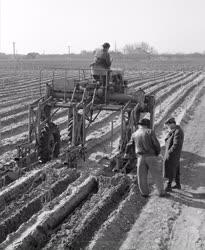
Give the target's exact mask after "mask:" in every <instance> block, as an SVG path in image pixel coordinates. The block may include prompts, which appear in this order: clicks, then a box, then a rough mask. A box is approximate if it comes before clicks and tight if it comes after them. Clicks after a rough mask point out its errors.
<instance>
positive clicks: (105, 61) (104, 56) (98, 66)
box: [90, 43, 112, 83]
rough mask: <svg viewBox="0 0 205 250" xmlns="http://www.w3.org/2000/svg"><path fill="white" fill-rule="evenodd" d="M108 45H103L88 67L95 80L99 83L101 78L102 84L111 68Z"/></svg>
mask: <svg viewBox="0 0 205 250" xmlns="http://www.w3.org/2000/svg"><path fill="white" fill-rule="evenodd" d="M109 48H110V44H109V43H104V44H103V45H102V49H101V50H97V51H96V53H95V57H94V62H93V63H92V64H91V65H90V66H91V67H92V74H93V77H94V79H95V80H97V81H99V80H100V76H102V79H103V83H105V81H106V75H107V72H108V70H109V69H110V66H111V63H112V61H111V59H110V54H109V52H108V51H109ZM106 70H107V71H106Z"/></svg>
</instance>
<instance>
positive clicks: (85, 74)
mask: <svg viewBox="0 0 205 250" xmlns="http://www.w3.org/2000/svg"><path fill="white" fill-rule="evenodd" d="M58 70H61V71H62V70H64V72H65V74H64V77H56V76H57V74H56V72H57V71H58ZM154 106H155V99H154V96H150V95H146V94H145V92H144V91H143V90H141V89H139V90H137V91H136V90H135V89H130V88H128V82H127V81H126V80H125V79H124V72H123V71H122V70H120V69H111V70H102V71H100V72H98V75H97V77H96V74H93V72H92V70H91V69H78V70H69V69H55V70H53V78H52V80H51V81H49V82H47V83H46V93H45V94H44V95H43V96H41V98H39V99H38V100H36V101H35V102H33V103H31V104H30V105H29V124H28V141H27V142H26V143H24V144H22V145H19V146H18V155H17V157H16V161H17V162H18V164H19V165H20V166H22V165H26V164H28V163H29V162H32V161H33V160H34V159H36V160H38V161H39V162H41V163H45V162H47V161H50V160H51V159H53V158H57V157H58V156H59V154H60V146H61V136H60V131H59V128H58V126H57V125H56V124H55V123H54V122H53V121H54V118H55V117H56V115H57V114H58V113H59V112H61V111H62V109H64V110H66V114H67V120H66V121H67V142H68V143H67V147H66V150H65V151H66V157H65V163H66V164H67V165H68V166H70V167H71V166H73V165H76V162H77V161H76V159H77V158H78V157H83V158H85V144H86V133H87V130H88V128H89V126H90V124H92V123H93V122H94V121H95V119H96V118H97V117H98V115H99V114H100V112H101V111H103V110H110V111H118V112H120V113H121V130H120V131H121V132H120V134H121V135H120V138H121V139H120V145H119V154H118V155H117V156H116V157H115V158H114V159H113V160H112V164H114V165H115V169H118V170H120V169H124V166H126V165H127V164H128V161H127V160H126V159H124V158H123V157H124V153H125V150H126V144H127V142H128V141H129V139H130V136H131V134H132V132H133V131H134V130H135V129H136V127H137V122H138V121H139V119H140V116H141V114H144V113H149V114H150V120H151V127H153V121H154Z"/></svg>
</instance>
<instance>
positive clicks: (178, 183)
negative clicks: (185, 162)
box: [168, 164, 180, 186]
mask: <svg viewBox="0 0 205 250" xmlns="http://www.w3.org/2000/svg"><path fill="white" fill-rule="evenodd" d="M173 180H175V182H176V184H177V185H180V164H178V165H177V167H176V176H175V178H173V176H170V177H169V179H168V185H170V186H171V184H172V181H173Z"/></svg>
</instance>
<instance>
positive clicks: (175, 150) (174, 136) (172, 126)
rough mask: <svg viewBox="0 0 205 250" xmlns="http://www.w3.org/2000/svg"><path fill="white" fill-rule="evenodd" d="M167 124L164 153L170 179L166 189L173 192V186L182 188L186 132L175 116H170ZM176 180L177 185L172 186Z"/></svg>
mask: <svg viewBox="0 0 205 250" xmlns="http://www.w3.org/2000/svg"><path fill="white" fill-rule="evenodd" d="M165 125H166V126H167V127H168V130H169V133H168V135H167V137H166V138H165V155H164V177H165V178H167V179H168V183H167V186H166V189H165V190H166V191H167V192H171V191H172V188H174V189H181V183H180V155H181V151H182V146H183V142H184V132H183V130H182V129H181V127H180V126H179V125H176V121H175V119H174V118H173V117H171V118H169V119H168V120H167V121H166V122H165ZM173 180H175V183H176V185H175V186H173V187H172V182H173Z"/></svg>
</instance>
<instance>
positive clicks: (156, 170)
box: [127, 118, 166, 197]
mask: <svg viewBox="0 0 205 250" xmlns="http://www.w3.org/2000/svg"><path fill="white" fill-rule="evenodd" d="M133 142H134V145H135V153H136V155H137V179H138V186H139V189H140V193H141V195H142V196H143V197H148V196H149V187H148V180H147V178H148V171H149V172H150V173H151V176H152V178H153V180H154V182H155V184H156V186H157V189H158V192H159V196H161V197H163V196H165V195H166V193H165V191H164V188H163V178H162V157H160V155H159V154H160V150H161V148H160V144H159V141H158V139H157V137H156V135H155V132H154V131H153V130H152V129H150V120H149V119H146V118H143V119H141V120H140V121H139V122H138V129H137V130H136V131H135V132H134V133H133V134H132V136H131V140H130V142H129V144H128V145H127V146H128V147H129V145H131V144H133Z"/></svg>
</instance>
